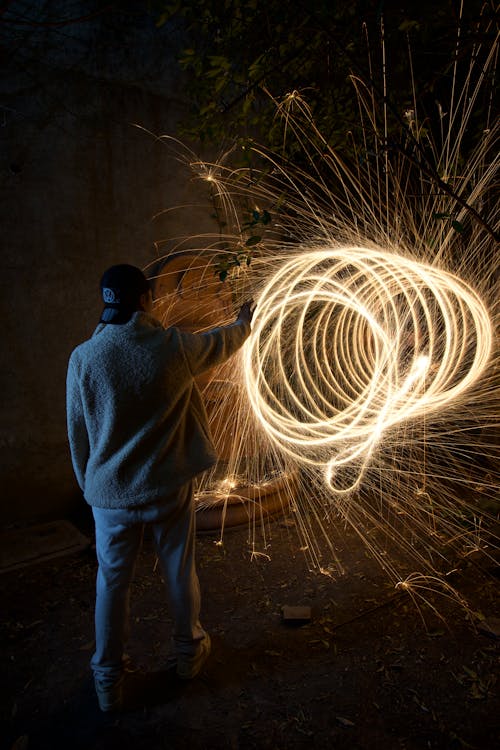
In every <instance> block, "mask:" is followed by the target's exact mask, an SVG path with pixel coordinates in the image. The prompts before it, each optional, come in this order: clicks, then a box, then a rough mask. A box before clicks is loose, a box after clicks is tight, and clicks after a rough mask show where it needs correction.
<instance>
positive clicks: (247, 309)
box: [238, 299, 255, 323]
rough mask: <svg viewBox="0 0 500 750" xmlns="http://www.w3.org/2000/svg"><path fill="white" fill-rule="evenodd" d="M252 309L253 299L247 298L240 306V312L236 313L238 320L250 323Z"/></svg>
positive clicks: (253, 308)
mask: <svg viewBox="0 0 500 750" xmlns="http://www.w3.org/2000/svg"><path fill="white" fill-rule="evenodd" d="M254 311H255V305H254V302H253V299H250V300H247V301H246V302H244V303H243V304H242V306H241V309H240V312H239V314H238V320H242V321H244V322H245V323H251V322H252V318H253V314H254Z"/></svg>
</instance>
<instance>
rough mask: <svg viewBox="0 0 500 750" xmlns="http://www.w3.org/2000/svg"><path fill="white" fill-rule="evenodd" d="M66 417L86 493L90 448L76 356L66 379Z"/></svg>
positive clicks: (75, 466) (78, 474) (76, 467)
mask: <svg viewBox="0 0 500 750" xmlns="http://www.w3.org/2000/svg"><path fill="white" fill-rule="evenodd" d="M66 416H67V424H68V439H69V447H70V451H71V461H72V463H73V469H74V471H75V475H76V479H77V482H78V484H79V486H80V489H81V490H82V492H84V491H85V471H86V468H87V461H88V458H89V453H90V446H89V436H88V433H87V426H86V424H85V415H84V411H83V403H82V397H81V392H80V383H79V379H78V377H77V371H76V366H75V361H74V356H72V357H71V358H70V361H69V365H68V375H67V379H66Z"/></svg>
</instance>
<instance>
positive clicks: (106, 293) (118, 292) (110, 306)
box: [100, 263, 151, 323]
mask: <svg viewBox="0 0 500 750" xmlns="http://www.w3.org/2000/svg"><path fill="white" fill-rule="evenodd" d="M150 289H151V286H150V284H149V281H148V280H147V278H146V277H145V276H144V274H143V272H142V271H141V269H140V268H136V266H130V265H128V264H127V263H121V264H120V265H118V266H111V268H108V270H107V271H105V272H104V274H103V276H102V279H101V294H102V299H103V302H104V310H103V311H102V315H101V321H100V322H101V323H127V322H128V321H129V320H130V318H131V317H132V315H133V313H134V312H135V311H136V310H137V309H138V306H139V300H140V297H141V294H147V292H149V290H150Z"/></svg>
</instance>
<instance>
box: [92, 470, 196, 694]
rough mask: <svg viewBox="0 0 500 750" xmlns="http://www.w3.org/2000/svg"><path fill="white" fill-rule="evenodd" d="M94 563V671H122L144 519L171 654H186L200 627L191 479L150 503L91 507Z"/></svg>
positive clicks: (192, 650)
mask: <svg viewBox="0 0 500 750" xmlns="http://www.w3.org/2000/svg"><path fill="white" fill-rule="evenodd" d="M92 512H93V514H94V520H95V530H96V552H97V560H98V563H99V568H98V571H97V582H96V605H95V640H96V650H95V654H94V656H93V657H92V660H91V663H90V664H91V667H92V670H93V672H94V675H95V676H96V677H98V678H99V679H104V680H106V681H107V680H109V681H110V682H113V681H114V680H116V679H117V678H118V677H119V676H120V674H121V672H122V668H123V666H122V659H123V652H124V647H125V643H126V640H127V637H128V628H129V601H130V583H131V581H132V576H133V573H134V566H135V561H136V557H137V553H138V551H139V547H140V544H141V539H142V533H143V528H144V525H146V524H147V526H149V527H150V528H151V530H152V533H153V539H154V542H155V545H156V550H157V554H158V558H159V561H160V564H161V567H162V571H163V575H164V578H165V584H166V588H167V600H168V603H169V607H170V614H171V616H172V618H173V620H174V629H173V634H172V637H173V643H174V650H175V653H176V654H177V655H186V656H192V655H194V654H196V652H197V651H198V649H199V646H200V641H202V640H203V638H204V637H205V635H206V633H205V631H204V630H203V628H202V626H201V624H200V620H199V616H200V586H199V582H198V576H197V573H196V566H195V518H194V503H193V484H192V482H189V483H187V484H185V485H183V486H182V487H181V488H180V489H179V490H177V491H176V492H174V493H172V494H171V495H169V496H168V497H165V498H162V500H161V501H159V502H157V503H154V504H153V505H147V506H143V507H136V508H127V509H117V510H115V509H109V508H92Z"/></svg>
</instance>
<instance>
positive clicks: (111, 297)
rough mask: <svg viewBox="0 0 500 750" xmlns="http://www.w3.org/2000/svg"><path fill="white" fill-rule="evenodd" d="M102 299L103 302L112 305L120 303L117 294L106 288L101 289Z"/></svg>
mask: <svg viewBox="0 0 500 750" xmlns="http://www.w3.org/2000/svg"><path fill="white" fill-rule="evenodd" d="M102 298H103V300H104V302H106V303H108V304H113V303H114V304H118V303H119V302H120V297H119V295H118V294H117V292H115V290H114V289H110V288H109V287H107V286H105V287H103V290H102Z"/></svg>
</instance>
